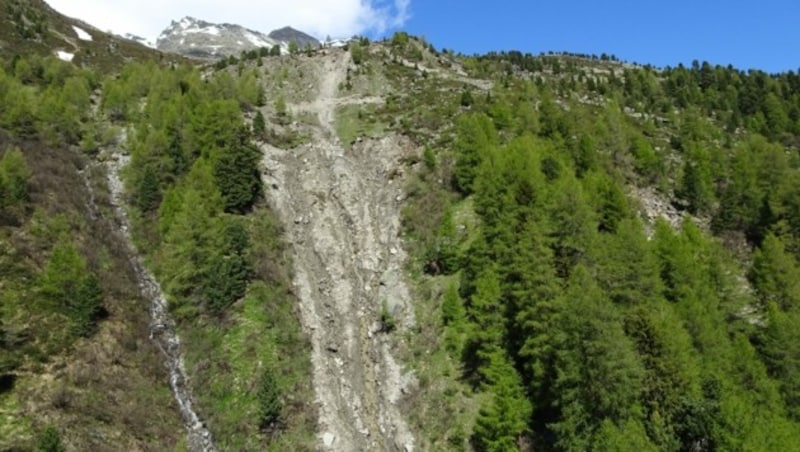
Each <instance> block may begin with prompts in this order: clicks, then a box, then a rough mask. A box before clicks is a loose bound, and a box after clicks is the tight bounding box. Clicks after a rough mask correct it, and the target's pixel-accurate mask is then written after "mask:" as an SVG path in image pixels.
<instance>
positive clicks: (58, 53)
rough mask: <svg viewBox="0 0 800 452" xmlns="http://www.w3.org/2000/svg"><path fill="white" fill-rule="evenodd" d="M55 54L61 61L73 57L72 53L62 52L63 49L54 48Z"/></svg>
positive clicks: (68, 60) (67, 60)
mask: <svg viewBox="0 0 800 452" xmlns="http://www.w3.org/2000/svg"><path fill="white" fill-rule="evenodd" d="M56 56H58V58H59V59H60V60H62V61H66V62H70V61H72V59H73V58H75V54H74V53H69V52H64V51H63V50H56Z"/></svg>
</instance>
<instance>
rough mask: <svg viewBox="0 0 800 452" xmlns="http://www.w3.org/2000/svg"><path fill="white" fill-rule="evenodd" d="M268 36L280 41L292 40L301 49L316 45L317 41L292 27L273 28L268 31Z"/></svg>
mask: <svg viewBox="0 0 800 452" xmlns="http://www.w3.org/2000/svg"><path fill="white" fill-rule="evenodd" d="M269 37H270V38H272V39H275V40H278V41H281V42H287V43H288V42H292V41H294V42H295V43H297V47H299V48H301V49H303V48H305V47H308V46H311V47H318V46H319V41H318V40H317V38H315V37H313V36H311V35H308V34H306V33H303V32H302V31H300V30H295V29H294V28H292V27H283V28H279V29H277V30H273V31H271V32H270V33H269Z"/></svg>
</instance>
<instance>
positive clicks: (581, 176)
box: [0, 2, 800, 451]
mask: <svg viewBox="0 0 800 452" xmlns="http://www.w3.org/2000/svg"><path fill="white" fill-rule="evenodd" d="M4 5H6V4H4ZM7 5H11V6H10V7H9V8H11V9H9V11H12V13H13V14H12V15H11V16H9V17H11V19H12V21H11V22H10V23H13V24H22V25H14V27H17V28H18V29H17V30H16V31H14V33H16V34H13V36H19V37H24V39H26V40H27V41H26V43H24V44H20V45H30V46H31V48H32V49H33V48H37V49H41V51H42V52H44V54H51V53H52V52H53V49H55V47H50V44H48V43H50V41H48V39H51V38H49V37H48V36H57V33H56V31H58V33H60V34H65V33H66V32H67V31H69V30H72V31H73V32H74V34H75V39H78V40H80V41H82V42H83V41H84V40H85V39H87V38H86V35H85V34H88V35H90V36H92V39H93V41H86V42H96V41H94V39H95V36H94V34H93V30H91V29H89V28H84V27H81V26H79V25H77V24H75V23H73V22H69V21H66V19H63V18H62V19H58V18H57V17H56V16H50V15H48V14H50V13H47V10H45V9H41V10H36V9H34V10H30V9H26V8H29V7H30V6H26V5H36V3H22V2H8V3H7ZM14 8H16V9H14ZM34 11H42V12H40V13H35V12H34ZM37 14H40V15H42V16H43V17H45V16H46V17H47V19H46V20H44V21H43V22H42V21H41V20H39V19H37V17H38V16H37ZM62 22H63V25H64V26H65V27H68V28H64V29H61V28H58V27H61V25H60V24H62ZM38 23H46V24H49V25H47V26H37V25H36V24H38ZM54 24H55V25H54ZM73 25H75V26H77V27H78V29H80V31H78V29H75V28H72V26H73ZM210 26H211V25H209V27H210ZM8 30H10V28H9V29H7V30H6V31H7V32H8V33H11V32H9V31H8ZM8 36H12V34H8ZM3 39H11V38H3ZM14 39H17V38H14ZM20 39H22V38H20ZM70 39H72V38H70ZM63 42H69V41H63ZM76 42H77V41H76ZM3 48H4V49H7V47H3ZM137 48H138V47H137ZM64 51H65V50H64ZM148 52H149V51H148ZM275 53H279V52H275ZM87 55H89V54H88V53H87ZM148 55H149V54H148ZM241 56H242V59H241V60H240V59H237V58H236V57H229V58H226V59H222V60H220V61H218V62H217V63H216V64H214V66H213V67H205V68H197V67H192V66H187V65H180V64H179V65H175V66H174V67H170V68H162V67H160V65H159V64H157V63H155V62H154V61H152V60H149V59H148V58H143V59H142V61H138V62H131V63H128V64H125V65H124V66H123V67H122V69H121V70H120V71H119V72H118V73H114V74H113V75H109V76H106V75H103V74H100V73H98V72H97V71H96V69H97V68H103V67H104V66H103V65H104V64H106V63H102V62H97V63H92V64H89V63H86V61H83V60H79V59H78V54H77V53H76V56H75V57H74V58H73V59H72V63H67V62H65V61H63V58H62V60H60V59H58V58H57V57H56V56H50V57H39V56H36V55H34V56H31V57H26V56H22V57H19V58H14V57H13V55H9V56H8V58H6V59H4V60H3V63H4V64H2V65H0V68H2V69H1V70H0V105H3V106H4V107H5V108H4V109H2V110H0V195H1V196H0V301H2V304H1V305H0V313H1V314H2V317H0V320H1V321H2V323H1V324H0V333H1V334H0V419H2V420H3V422H2V423H0V449H9V450H19V449H23V450H26V449H31V448H34V447H40V448H43V449H45V450H58V449H57V447H56V446H58V445H59V444H61V445H64V446H66V448H67V449H76V450H120V449H124V450H129V449H130V450H170V449H176V448H177V449H189V450H276V451H277V450H387V451H410V450H477V451H508V450H556V451H557V450H588V449H597V450H675V451H679V450H792V449H793V448H795V447H796V445H797V444H800V436H799V435H800V433H798V432H800V386H799V385H798V382H800V368H798V365H797V363H798V362H800V337H798V333H797V331H798V329H797V328H796V326H797V324H798V322H800V286H798V284H797V281H800V264H799V263H798V259H800V207H798V206H800V154H799V153H798V151H799V148H800V139H798V137H800V76H798V75H797V74H795V73H786V74H774V75H769V74H766V73H763V72H760V71H748V72H743V71H739V70H737V69H735V68H732V67H714V66H711V65H709V64H707V63H700V62H694V63H693V64H692V65H691V66H688V67H686V66H682V65H681V66H678V67H675V68H661V69H656V68H653V67H649V66H641V65H635V64H627V63H622V62H619V61H617V60H616V59H615V58H614V57H609V56H606V55H602V56H600V57H597V56H592V55H572V54H547V55H538V56H534V55H528V54H522V53H519V52H501V53H491V54H487V55H481V56H471V57H468V56H464V55H457V54H454V53H453V52H439V51H437V50H436V49H435V47H433V46H432V45H430V44H429V43H427V42H425V41H424V40H422V39H419V38H414V37H411V36H408V35H407V34H405V33H397V34H395V35H394V36H393V37H392V38H391V39H388V40H386V41H382V42H370V41H369V40H367V39H365V38H361V39H355V40H353V41H350V42H348V43H347V46H346V47H345V48H342V49H340V48H336V49H330V48H328V49H307V50H300V51H299V52H296V53H293V54H289V55H272V56H267V55H264V54H263V53H262V52H246V53H244V54H241ZM87 61H88V60H87ZM115 61H117V60H115ZM119 61H121V60H119ZM76 63H77V64H76ZM108 64H111V62H109V63H108ZM81 66H83V67H81Z"/></svg>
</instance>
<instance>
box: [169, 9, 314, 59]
mask: <svg viewBox="0 0 800 452" xmlns="http://www.w3.org/2000/svg"><path fill="white" fill-rule="evenodd" d="M292 41H294V42H295V43H296V44H297V46H298V48H304V47H306V46H309V45H310V46H312V47H317V46H319V45H320V42H319V41H318V40H317V39H315V38H314V37H312V36H310V35H308V34H306V33H303V32H302V31H298V30H295V29H293V28H291V27H284V28H281V29H279V30H275V31H273V32H271V33H270V34H268V35H265V34H264V33H261V32H259V31H255V30H250V29H248V28H245V27H242V26H241V25H235V24H226V23H223V24H215V23H211V22H206V21H204V20H200V19H196V18H194V17H189V16H187V17H184V18H183V19H181V20H179V21H172V23H171V24H170V25H169V27H167V28H166V29H165V30H164V31H163V32H161V35H159V37H158V40H157V41H156V47H157V48H158V49H159V50H161V51H164V52H172V53H177V54H180V55H184V56H188V57H191V58H199V59H210V60H216V59H220V58H225V57H227V56H230V55H239V54H240V53H241V52H242V51H248V50H253V49H258V48H261V47H269V48H271V47H274V46H276V45H278V46H280V48H281V51H282V52H283V53H286V52H288V49H289V43H290V42H292Z"/></svg>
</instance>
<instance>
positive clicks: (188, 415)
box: [106, 155, 216, 452]
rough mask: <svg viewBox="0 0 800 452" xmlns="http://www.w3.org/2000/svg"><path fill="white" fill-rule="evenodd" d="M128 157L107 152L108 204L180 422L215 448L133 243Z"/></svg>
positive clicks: (154, 285) (192, 444)
mask: <svg viewBox="0 0 800 452" xmlns="http://www.w3.org/2000/svg"><path fill="white" fill-rule="evenodd" d="M129 161H130V157H128V156H122V155H113V156H110V159H109V160H108V161H107V162H106V169H107V175H108V176H107V177H108V186H109V190H110V192H111V204H112V206H113V208H114V213H115V215H116V217H117V219H118V221H119V232H120V234H122V237H123V238H124V239H125V243H126V245H127V247H128V250H129V254H130V263H131V266H132V267H133V270H134V272H135V273H136V278H137V280H138V282H139V288H140V290H141V291H142V294H143V295H144V296H145V297H146V298H147V299H148V300H150V322H151V323H150V339H151V340H152V341H153V342H154V343H155V344H156V345H157V346H158V347H159V348H160V349H161V351H162V352H163V353H164V356H165V357H166V365H167V368H168V369H169V384H170V386H171V387H172V393H173V394H174V395H175V400H176V401H177V402H178V407H179V408H180V411H181V416H182V417H183V423H184V426H185V427H186V431H187V435H188V443H189V448H190V449H191V450H195V451H203V452H215V451H216V448H215V447H214V441H213V439H212V437H211V432H210V431H209V430H208V429H207V428H206V426H205V425H204V424H203V422H202V421H201V420H200V417H199V416H198V415H197V412H195V410H194V407H193V403H192V395H191V391H190V390H189V387H188V384H187V382H186V370H185V369H184V365H183V355H182V354H181V347H180V338H179V337H178V333H177V332H176V330H175V321H174V320H173V319H172V316H171V315H170V313H169V307H168V306H167V300H166V298H165V297H164V292H163V291H162V290H161V286H160V285H159V284H158V281H156V279H155V278H154V277H153V275H152V274H151V273H150V272H149V271H148V270H147V267H145V265H144V262H143V260H142V258H141V256H140V255H139V253H138V251H137V250H136V247H135V246H134V244H133V239H132V237H131V232H130V220H129V219H128V214H127V212H126V211H125V208H124V205H125V204H124V200H123V194H124V185H123V183H122V180H121V178H120V175H119V173H120V170H121V169H122V168H123V167H125V166H126V165H127V164H128V163H129Z"/></svg>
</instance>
